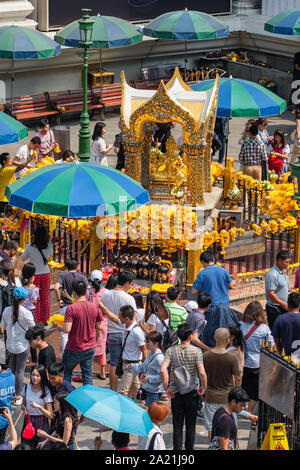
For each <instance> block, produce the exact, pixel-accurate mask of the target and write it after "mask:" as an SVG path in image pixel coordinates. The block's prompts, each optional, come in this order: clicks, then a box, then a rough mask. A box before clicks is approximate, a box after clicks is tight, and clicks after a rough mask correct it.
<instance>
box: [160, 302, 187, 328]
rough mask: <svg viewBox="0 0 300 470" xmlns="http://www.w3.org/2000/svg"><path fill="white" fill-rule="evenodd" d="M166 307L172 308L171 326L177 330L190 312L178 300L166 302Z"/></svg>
mask: <svg viewBox="0 0 300 470" xmlns="http://www.w3.org/2000/svg"><path fill="white" fill-rule="evenodd" d="M165 307H167V308H168V309H169V310H170V316H171V318H170V326H172V328H174V330H176V331H177V329H178V327H179V325H181V324H182V323H185V322H186V319H187V317H188V313H187V311H186V309H185V308H184V307H182V306H181V305H178V304H177V303H176V302H166V303H165Z"/></svg>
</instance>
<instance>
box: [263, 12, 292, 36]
mask: <svg viewBox="0 0 300 470" xmlns="http://www.w3.org/2000/svg"><path fill="white" fill-rule="evenodd" d="M264 29H265V31H268V32H269V33H274V34H286V35H288V36H298V35H299V34H300V10H299V9H298V10H297V9H293V10H287V11H283V12H282V13H279V15H276V16H274V17H273V18H271V19H270V20H269V21H268V22H267V23H265V28H264Z"/></svg>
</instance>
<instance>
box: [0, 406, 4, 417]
mask: <svg viewBox="0 0 300 470" xmlns="http://www.w3.org/2000/svg"><path fill="white" fill-rule="evenodd" d="M4 410H5V408H3V407H0V415H4Z"/></svg>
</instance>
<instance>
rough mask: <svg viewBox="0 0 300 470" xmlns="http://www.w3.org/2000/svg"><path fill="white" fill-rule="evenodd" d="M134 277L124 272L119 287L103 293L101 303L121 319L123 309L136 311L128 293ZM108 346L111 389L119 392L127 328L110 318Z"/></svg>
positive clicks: (118, 282)
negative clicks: (122, 352)
mask: <svg viewBox="0 0 300 470" xmlns="http://www.w3.org/2000/svg"><path fill="white" fill-rule="evenodd" d="M133 279H134V275H133V273H132V272H131V271H127V270H124V271H122V272H121V273H119V275H118V279H117V285H116V287H115V288H114V289H112V290H107V291H105V292H103V294H102V296H101V302H102V303H103V304H104V306H105V307H106V308H107V309H108V310H109V311H110V312H112V313H113V314H114V315H117V316H118V317H119V313H120V309H121V307H124V305H131V307H132V308H133V309H134V310H135V311H136V303H135V300H134V298H133V297H132V296H131V295H129V294H128V293H127V291H128V289H129V287H130V286H131V284H132V281H133ZM107 333H108V335H107V344H108V350H109V354H110V372H109V387H110V389H111V390H117V383H118V377H117V376H116V366H117V364H118V359H119V356H120V354H121V349H122V343H123V338H124V334H125V328H124V325H123V324H118V323H114V321H111V320H110V318H109V317H108V330H107Z"/></svg>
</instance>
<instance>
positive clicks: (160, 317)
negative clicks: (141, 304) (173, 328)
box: [139, 290, 170, 340]
mask: <svg viewBox="0 0 300 470" xmlns="http://www.w3.org/2000/svg"><path fill="white" fill-rule="evenodd" d="M169 317H170V311H169V310H168V309H167V308H166V306H165V304H164V302H163V299H162V297H161V295H160V294H159V292H157V291H155V290H152V291H151V292H149V294H147V297H146V306H145V316H144V321H141V322H140V323H139V325H140V327H141V328H142V329H143V331H144V332H145V333H146V334H147V333H150V332H151V331H158V332H159V333H160V334H161V335H162V338H163V340H164V335H165V332H166V331H167V329H168V326H169Z"/></svg>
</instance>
